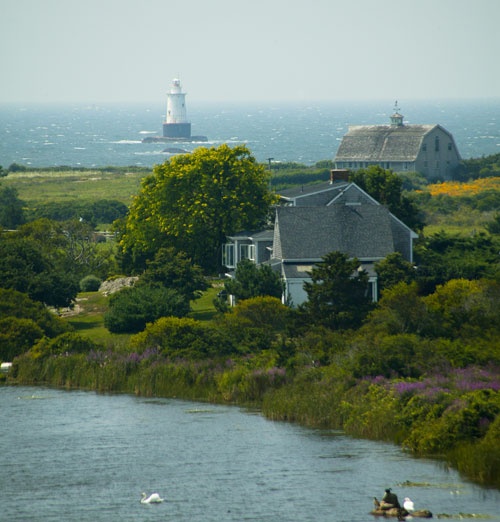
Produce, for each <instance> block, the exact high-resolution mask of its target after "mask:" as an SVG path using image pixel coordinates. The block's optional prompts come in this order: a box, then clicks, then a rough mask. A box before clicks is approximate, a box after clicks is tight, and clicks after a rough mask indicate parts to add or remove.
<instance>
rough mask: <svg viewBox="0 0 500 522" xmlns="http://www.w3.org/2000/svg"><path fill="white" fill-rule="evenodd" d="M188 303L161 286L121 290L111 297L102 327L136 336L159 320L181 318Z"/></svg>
mask: <svg viewBox="0 0 500 522" xmlns="http://www.w3.org/2000/svg"><path fill="white" fill-rule="evenodd" d="M189 311H190V308H189V301H188V300H187V299H186V298H185V297H184V296H183V295H182V294H180V293H179V292H177V291H175V290H171V289H170V288H165V287H163V286H146V285H144V286H138V287H131V288H124V289H123V290H120V291H119V292H117V293H115V294H113V295H111V297H110V298H109V310H108V311H107V312H106V314H104V326H105V327H106V328H107V329H108V330H109V331H110V332H113V333H137V332H140V331H142V330H144V328H145V327H146V324H147V323H152V322H154V321H156V320H157V319H159V318H160V317H168V316H174V317H184V316H186V315H187V314H188V313H189Z"/></svg>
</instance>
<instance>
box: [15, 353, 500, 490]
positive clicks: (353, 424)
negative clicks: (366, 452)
mask: <svg viewBox="0 0 500 522" xmlns="http://www.w3.org/2000/svg"><path fill="white" fill-rule="evenodd" d="M279 359H280V354H279V353H278V351H276V350H264V351H262V352H261V353H260V354H258V355H255V356H240V357H235V358H226V359H218V360H217V359H204V360H197V361H196V360H188V359H171V358H169V357H166V356H165V355H163V354H162V353H161V351H159V350H157V349H148V350H146V351H144V352H143V353H140V354H139V353H137V352H132V353H117V352H114V351H112V350H103V349H99V347H97V346H96V347H94V349H92V350H91V351H89V352H87V353H70V352H64V353H58V354H57V353H51V354H50V355H43V356H40V355H38V356H37V355H36V354H26V355H23V356H21V357H19V358H17V359H16V361H15V364H14V366H13V369H12V373H11V375H10V376H9V382H11V383H14V382H15V383H19V384H21V383H22V384H32V385H40V384H44V385H50V386H57V387H64V388H68V389H70V388H80V389H88V390H95V391H98V392H122V393H130V394H136V395H142V396H161V397H178V398H183V399H189V400H201V401H210V402H217V403H232V404H240V405H251V406H256V407H259V408H261V409H262V412H263V414H264V415H265V416H266V417H268V418H270V419H273V420H279V421H290V422H297V423H300V424H302V425H305V426H310V427H321V428H327V429H343V430H344V431H345V432H346V433H347V434H350V435H352V436H355V437H362V438H370V439H374V440H383V441H390V442H394V443H397V444H399V445H401V446H402V447H403V448H405V449H406V450H408V451H410V452H412V453H413V454H415V455H420V456H424V455H425V456H434V457H439V458H442V459H445V460H446V461H447V462H448V463H449V464H450V465H452V466H453V467H455V468H456V469H458V470H459V471H460V472H462V473H463V474H465V475H466V476H467V477H469V478H470V479H472V480H474V481H476V482H478V483H481V484H483V485H488V486H493V487H497V488H500V465H499V464H500V415H499V413H500V374H499V371H498V368H489V369H479V368H475V367H469V368H466V369H460V370H454V371H450V372H449V373H448V374H447V375H434V376H432V377H426V378H420V379H397V380H390V379H387V378H384V377H375V378H361V379H354V378H353V377H352V376H350V375H349V374H347V373H346V372H345V371H344V370H342V369H341V368H340V367H338V366H335V365H329V366H325V367H321V368H315V367H303V368H301V369H300V370H297V368H295V369H290V368H288V369H287V368H284V367H281V366H279V364H278V361H279Z"/></svg>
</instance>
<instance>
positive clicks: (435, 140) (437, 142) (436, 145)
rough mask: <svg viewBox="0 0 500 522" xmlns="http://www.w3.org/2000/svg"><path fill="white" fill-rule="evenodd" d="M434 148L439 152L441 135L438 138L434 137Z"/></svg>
mask: <svg viewBox="0 0 500 522" xmlns="http://www.w3.org/2000/svg"><path fill="white" fill-rule="evenodd" d="M434 150H435V151H436V152H439V136H436V138H435V139H434Z"/></svg>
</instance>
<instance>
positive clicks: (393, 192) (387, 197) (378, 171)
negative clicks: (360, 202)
mask: <svg viewBox="0 0 500 522" xmlns="http://www.w3.org/2000/svg"><path fill="white" fill-rule="evenodd" d="M349 181H352V182H354V183H356V185H358V186H359V187H361V188H362V189H363V190H365V191H366V192H368V194H370V196H372V197H373V198H374V199H376V200H377V201H378V202H379V203H382V205H385V206H386V207H387V208H388V209H389V210H390V211H391V212H392V213H393V214H394V215H395V216H396V217H398V218H399V219H400V220H401V221H402V222H403V223H404V224H405V225H407V226H408V227H410V228H411V229H414V230H420V229H421V228H422V227H423V221H422V216H421V215H420V212H419V209H418V207H417V206H416V204H415V203H414V201H413V200H412V199H410V198H409V197H408V196H405V195H403V193H402V192H403V188H402V186H403V180H402V178H401V177H400V176H398V175H397V174H395V173H394V172H392V171H390V170H384V169H383V168H382V167H379V166H378V165H372V166H370V167H368V168H367V169H360V170H357V171H355V172H351V173H350V175H349Z"/></svg>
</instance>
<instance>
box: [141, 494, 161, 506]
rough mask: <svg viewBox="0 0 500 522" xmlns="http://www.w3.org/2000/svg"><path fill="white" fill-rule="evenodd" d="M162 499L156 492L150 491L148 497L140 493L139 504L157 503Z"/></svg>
mask: <svg viewBox="0 0 500 522" xmlns="http://www.w3.org/2000/svg"><path fill="white" fill-rule="evenodd" d="M163 500H164V499H163V498H161V497H160V495H158V493H152V494H151V495H149V497H148V496H147V495H146V493H142V498H141V504H159V503H160V502H163Z"/></svg>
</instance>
